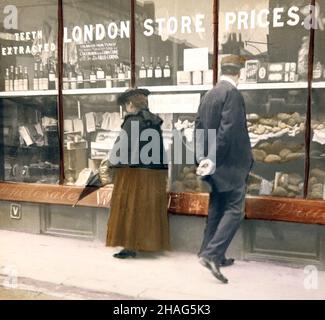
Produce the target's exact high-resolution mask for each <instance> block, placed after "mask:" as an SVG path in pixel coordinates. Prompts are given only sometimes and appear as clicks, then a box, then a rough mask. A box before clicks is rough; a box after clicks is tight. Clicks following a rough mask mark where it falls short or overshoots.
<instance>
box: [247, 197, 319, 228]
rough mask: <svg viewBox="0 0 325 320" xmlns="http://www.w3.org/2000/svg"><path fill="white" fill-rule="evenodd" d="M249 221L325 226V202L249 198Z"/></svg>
mask: <svg viewBox="0 0 325 320" xmlns="http://www.w3.org/2000/svg"><path fill="white" fill-rule="evenodd" d="M246 217H247V218H248V219H262V220H278V221H290V222H301V223H312V224H325V201H321V200H304V199H287V198H272V197H256V198H255V197H248V198H247V199H246Z"/></svg>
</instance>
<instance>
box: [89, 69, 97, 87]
mask: <svg viewBox="0 0 325 320" xmlns="http://www.w3.org/2000/svg"><path fill="white" fill-rule="evenodd" d="M89 82H90V88H96V87H97V78H96V73H95V71H94V68H93V67H92V68H91V72H90V75H89Z"/></svg>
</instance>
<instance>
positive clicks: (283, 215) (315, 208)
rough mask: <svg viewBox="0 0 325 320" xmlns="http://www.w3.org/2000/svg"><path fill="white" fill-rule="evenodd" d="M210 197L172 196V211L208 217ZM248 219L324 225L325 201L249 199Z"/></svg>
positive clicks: (190, 194) (205, 195)
mask: <svg viewBox="0 0 325 320" xmlns="http://www.w3.org/2000/svg"><path fill="white" fill-rule="evenodd" d="M208 206H209V195H208V194H205V193H171V194H170V206H169V211H170V212H171V213H176V214H191V215H200V216H206V215H207V214H208ZM246 218H247V219H260V220H275V221H288V222H299V223H310V224H325V201H321V200H319V201H318V200H304V199H287V198H275V197H247V198H246Z"/></svg>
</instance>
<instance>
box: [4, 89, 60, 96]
mask: <svg viewBox="0 0 325 320" xmlns="http://www.w3.org/2000/svg"><path fill="white" fill-rule="evenodd" d="M56 95H58V91H57V90H30V91H2V92H0V98H7V97H27V96H29V97H34V96H56Z"/></svg>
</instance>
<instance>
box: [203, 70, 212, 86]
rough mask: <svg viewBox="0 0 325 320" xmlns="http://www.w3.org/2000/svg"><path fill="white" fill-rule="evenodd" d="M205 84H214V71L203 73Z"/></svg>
mask: <svg viewBox="0 0 325 320" xmlns="http://www.w3.org/2000/svg"><path fill="white" fill-rule="evenodd" d="M203 84H206V85H207V84H213V70H211V69H210V70H206V71H203Z"/></svg>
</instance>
